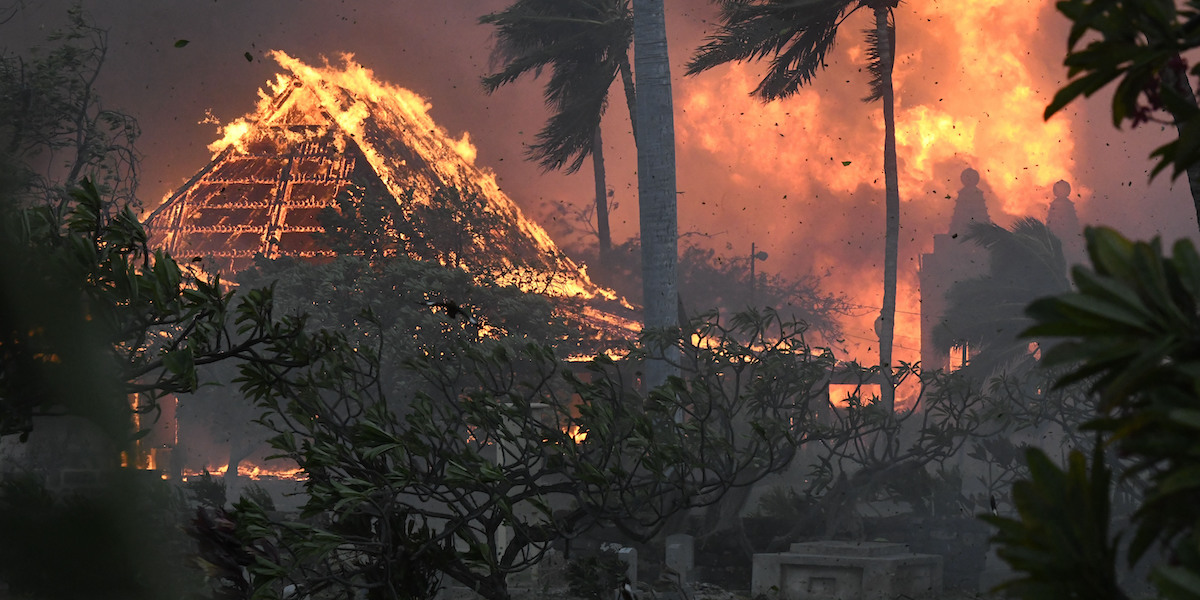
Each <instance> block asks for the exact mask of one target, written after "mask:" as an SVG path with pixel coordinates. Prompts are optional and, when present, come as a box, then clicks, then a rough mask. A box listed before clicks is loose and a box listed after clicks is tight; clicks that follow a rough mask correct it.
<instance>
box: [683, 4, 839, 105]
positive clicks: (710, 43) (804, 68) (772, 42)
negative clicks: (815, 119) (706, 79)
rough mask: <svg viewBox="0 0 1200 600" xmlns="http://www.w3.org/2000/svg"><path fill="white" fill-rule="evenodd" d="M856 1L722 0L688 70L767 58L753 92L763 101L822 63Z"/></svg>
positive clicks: (801, 82) (803, 81)
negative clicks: (714, 23)
mask: <svg viewBox="0 0 1200 600" xmlns="http://www.w3.org/2000/svg"><path fill="white" fill-rule="evenodd" d="M861 6H862V3H861V2H860V1H859V0H724V1H723V2H722V3H721V13H720V23H721V24H720V26H719V28H718V30H717V32H716V33H714V34H713V35H712V36H709V37H708V38H707V41H706V42H705V44H704V45H703V46H701V47H700V49H699V50H697V51H696V54H695V56H693V57H692V60H691V61H689V62H688V65H687V74H688V75H695V74H698V73H701V72H703V71H707V70H709V69H712V68H714V67H716V66H719V65H722V64H725V63H728V62H735V61H737V62H741V61H751V60H752V61H757V60H761V59H764V58H767V57H770V58H771V64H770V68H769V69H768V71H767V74H766V75H765V76H764V77H763V79H762V81H760V82H759V84H758V87H757V88H755V90H754V92H753V95H755V96H757V97H759V98H762V99H764V100H775V99H777V98H783V97H786V96H789V95H791V94H794V93H796V92H797V91H798V90H799V89H800V88H801V87H803V86H805V85H807V84H808V83H809V82H811V81H812V79H813V77H814V76H815V75H816V72H817V71H818V70H819V69H822V68H824V67H825V56H826V55H827V54H828V53H829V51H830V50H831V49H832V48H833V46H834V43H835V41H836V37H837V31H838V26H839V25H840V24H841V22H842V20H843V19H845V17H846V16H848V15H849V14H850V13H853V12H854V11H855V10H857V9H858V8H860V7H861Z"/></svg>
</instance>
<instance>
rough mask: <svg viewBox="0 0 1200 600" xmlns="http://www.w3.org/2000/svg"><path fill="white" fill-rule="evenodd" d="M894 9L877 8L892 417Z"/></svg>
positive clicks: (883, 355)
mask: <svg viewBox="0 0 1200 600" xmlns="http://www.w3.org/2000/svg"><path fill="white" fill-rule="evenodd" d="M890 16H891V9H890V8H888V7H886V6H879V7H876V8H875V30H876V33H877V38H876V39H877V40H878V43H879V46H880V48H879V62H880V64H881V65H882V68H883V77H882V78H881V79H882V81H883V127H884V138H883V180H884V189H885V191H884V213H885V219H886V226H885V230H884V231H885V234H884V250H883V309H882V310H881V311H880V315H879V316H880V319H879V366H880V369H881V370H882V371H883V375H884V381H883V384H882V385H881V386H880V392H881V399H882V400H883V402H884V406H885V407H886V408H887V409H888V412H889V414H891V412H893V411H894V410H895V407H896V388H895V387H894V384H893V382H892V341H893V339H894V335H895V327H896V266H897V262H898V258H899V254H900V251H899V246H900V177H899V174H898V173H897V167H896V106H895V102H896V96H895V90H893V89H892V65H893V63H894V61H895V48H896V39H895V33H896V32H895V28H893V27H891V25H890V24H889V22H888V18H889V17H890Z"/></svg>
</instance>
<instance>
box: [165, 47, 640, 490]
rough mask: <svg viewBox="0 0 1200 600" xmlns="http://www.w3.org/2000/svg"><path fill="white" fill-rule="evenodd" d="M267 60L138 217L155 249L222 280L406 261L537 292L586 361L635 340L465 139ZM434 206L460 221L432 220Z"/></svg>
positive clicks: (333, 70)
mask: <svg viewBox="0 0 1200 600" xmlns="http://www.w3.org/2000/svg"><path fill="white" fill-rule="evenodd" d="M273 57H274V58H275V59H276V60H277V61H278V62H279V64H280V65H281V66H282V67H283V69H284V71H285V72H283V73H281V74H279V75H278V76H277V77H276V79H275V81H274V82H272V83H270V84H269V85H268V86H267V88H266V89H265V90H262V91H261V92H260V99H259V102H258V106H257V108H256V110H255V111H254V112H253V113H251V114H250V115H247V116H246V117H243V118H241V119H238V120H236V121H234V122H232V123H229V124H227V125H226V126H225V127H224V136H223V138H222V139H220V140H218V141H217V142H215V143H213V144H212V145H211V146H210V150H211V151H212V152H213V158H212V160H211V161H210V162H209V163H208V165H207V166H205V167H204V168H203V169H201V170H200V171H199V172H198V173H196V175H195V176H193V177H192V178H190V179H189V180H188V181H187V182H186V183H185V184H184V185H183V186H182V187H180V188H179V189H178V190H177V191H175V192H174V193H172V194H171V195H170V196H169V197H167V198H166V200H165V201H164V202H163V204H162V205H161V206H160V207H159V208H157V209H156V210H155V211H154V212H153V213H152V214H151V215H150V216H149V217H148V219H147V226H148V228H149V230H150V233H151V235H152V237H153V240H154V242H155V243H156V244H157V245H159V246H161V247H163V248H164V249H166V250H167V251H168V252H170V253H171V254H172V255H173V256H175V257H177V258H178V259H180V260H181V262H183V261H188V262H192V261H193V260H194V259H196V258H199V259H202V261H196V262H199V264H202V265H203V268H204V269H206V270H208V271H214V272H221V273H222V274H224V275H226V276H227V278H228V277H229V276H231V277H232V278H233V279H235V280H236V278H237V273H238V272H239V271H242V270H244V269H246V268H247V267H250V266H252V265H253V264H254V261H255V259H256V258H257V257H266V258H277V257H294V258H299V259H302V260H310V261H314V262H321V261H328V260H330V259H332V258H333V257H334V256H336V255H337V254H339V253H341V252H352V253H364V252H373V251H378V252H382V253H384V254H385V255H386V254H407V255H408V256H410V257H412V258H416V259H420V260H436V261H438V262H440V263H441V264H443V265H446V266H450V267H457V268H461V269H463V270H465V271H467V272H469V273H472V274H483V273H486V274H488V275H489V276H492V277H495V278H496V280H497V281H498V282H499V283H501V284H513V285H517V286H519V287H521V288H522V289H523V290H525V291H527V292H537V293H540V294H543V295H544V296H547V297H548V298H549V299H550V300H551V302H552V303H553V304H554V305H555V306H556V310H557V311H559V312H561V313H564V316H565V317H567V318H568V319H569V320H570V321H573V322H576V323H579V324H581V328H580V331H581V332H580V334H579V335H580V336H582V337H585V338H588V339H590V340H591V341H592V342H594V343H593V344H591V345H590V346H587V345H585V347H586V348H587V351H589V352H596V351H605V350H609V349H612V348H614V347H617V346H621V347H623V346H624V344H625V343H626V342H627V341H629V340H631V339H633V338H634V337H636V334H637V331H638V329H639V326H638V323H637V320H636V319H635V317H636V315H635V314H634V312H633V307H631V306H630V305H629V304H628V303H626V302H625V301H624V300H623V299H620V298H617V297H616V295H615V294H614V293H613V292H612V291H610V290H607V289H605V288H602V287H600V286H598V285H596V284H595V283H593V282H592V281H591V279H590V278H589V277H588V274H587V272H586V269H585V268H584V267H582V266H580V265H578V264H576V263H575V262H574V261H573V260H571V259H570V258H569V257H567V256H566V255H565V254H564V253H563V252H561V251H560V250H559V248H558V247H557V245H556V244H555V242H554V241H553V240H552V239H551V238H550V236H549V235H548V234H547V233H546V231H545V230H544V229H543V228H542V227H541V226H540V225H538V224H537V223H535V222H534V221H532V220H530V219H528V218H526V217H525V216H524V215H523V214H522V212H521V210H520V208H519V207H518V206H517V205H516V204H515V203H514V202H513V201H512V200H511V199H510V198H509V197H508V196H507V195H506V194H505V193H504V192H503V191H501V190H500V187H499V185H498V183H497V181H496V177H495V175H494V174H493V173H491V172H490V171H488V170H487V169H484V168H481V167H479V166H476V165H475V150H474V147H473V146H472V144H471V142H470V139H469V137H468V136H467V135H465V134H464V136H463V137H462V138H461V139H455V138H453V137H451V136H450V135H449V134H448V133H447V132H446V131H445V130H444V129H442V128H441V127H439V126H438V125H437V124H436V123H435V122H434V121H433V119H432V118H430V116H429V109H430V106H429V104H428V103H427V102H426V101H425V100H424V99H423V98H421V97H419V96H418V95H416V94H414V93H413V92H411V91H408V90H405V89H402V88H399V87H395V86H391V85H387V84H383V83H380V82H377V81H376V80H375V79H374V78H373V75H372V73H371V71H369V70H368V69H366V68H364V67H362V66H360V65H358V64H356V63H355V62H354V61H353V58H352V57H350V56H346V57H345V58H344V63H345V64H344V66H342V67H341V68H338V67H334V66H330V65H325V66H324V67H313V66H310V65H307V64H304V63H302V62H301V61H299V60H297V59H294V58H292V57H290V56H288V55H287V54H285V53H283V52H274V53H273ZM450 204H453V205H454V207H449V206H448V205H450ZM347 209H353V212H357V213H358V214H357V215H350V214H348V212H351V211H348V210H347ZM446 210H457V211H459V212H470V213H472V214H471V215H462V214H452V215H444V214H443V215H442V216H443V217H445V222H441V223H439V222H434V221H435V220H436V219H435V218H434V216H433V215H435V214H436V213H439V212H441V213H445V212H446ZM331 215H337V216H340V217H342V218H358V219H366V220H368V221H370V222H368V223H360V224H361V225H364V226H365V229H367V230H370V233H371V235H372V236H374V237H373V238H372V239H371V240H357V241H358V242H361V244H360V245H359V246H357V247H342V248H339V247H337V244H336V243H335V242H334V237H335V236H333V235H332V233H333V232H331V231H329V229H330V227H329V226H328V224H329V220H328V219H329V218H330V216H331ZM364 215H365V216H364ZM464 217H470V219H469V220H470V223H468V222H467V221H466V220H464ZM381 240H382V241H381ZM343 241H344V240H343ZM376 243H379V245H378V247H376V248H374V249H372V248H368V247H367V246H370V245H373V244H376ZM163 428H164V429H169V428H170V426H169V425H164V427H163ZM161 433H162V434H166V435H169V432H166V431H164V432H161ZM160 437H161V434H160ZM167 445H172V444H171V443H170V442H168V443H167ZM177 462H178V461H177ZM188 462H189V463H190V461H188ZM163 466H164V465H159V468H162V467H163ZM217 469H218V470H219V469H220V468H219V467H218V468H217Z"/></svg>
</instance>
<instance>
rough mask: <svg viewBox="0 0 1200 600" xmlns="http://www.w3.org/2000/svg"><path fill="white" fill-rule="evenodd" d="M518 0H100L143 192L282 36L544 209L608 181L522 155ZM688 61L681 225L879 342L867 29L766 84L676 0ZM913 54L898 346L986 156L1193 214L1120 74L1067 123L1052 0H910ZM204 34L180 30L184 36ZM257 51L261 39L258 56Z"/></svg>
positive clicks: (1145, 221) (617, 226)
mask: <svg viewBox="0 0 1200 600" xmlns="http://www.w3.org/2000/svg"><path fill="white" fill-rule="evenodd" d="M70 4H71V1H69V0H47V1H45V2H42V3H39V4H38V5H37V6H30V7H28V8H27V9H26V10H25V11H24V12H23V14H22V15H20V17H19V18H18V19H16V20H14V21H13V22H11V23H9V24H7V25H5V26H3V27H0V29H3V30H4V31H3V35H4V36H5V39H6V40H8V42H7V43H8V44H9V46H8V47H9V49H10V50H14V49H20V48H23V47H25V46H28V45H32V44H37V43H42V41H43V40H44V38H45V34H46V33H47V32H48V31H49V30H50V29H53V28H55V27H58V26H61V24H62V23H63V22H64V21H65V14H66V9H67V7H68V6H69V5H70ZM506 4H507V2H506V0H473V1H471V2H427V1H424V0H355V1H354V2H336V3H335V2H329V1H326V0H270V1H267V0H264V1H259V2H234V1H232V0H214V1H211V2H187V3H151V4H147V3H145V2H138V1H136V0H85V1H84V2H83V6H84V8H85V10H87V11H89V12H90V13H91V14H92V15H93V16H94V17H95V19H96V21H97V22H98V23H99V24H100V25H101V26H103V27H108V28H110V39H109V41H110V52H109V56H108V61H107V66H106V72H105V74H104V79H103V81H102V82H100V86H99V87H100V92H101V94H102V95H103V96H104V98H105V101H106V105H107V106H110V107H118V108H121V109H123V110H125V111H127V112H130V113H132V114H134V115H135V116H137V117H138V118H139V119H140V121H141V124H142V126H143V129H144V132H145V133H144V135H143V137H142V139H141V141H140V143H139V148H140V149H141V150H142V151H143V152H144V153H145V160H144V163H143V167H144V170H143V178H142V187H141V195H142V197H143V198H144V200H145V202H146V205H147V207H148V208H153V206H154V205H155V204H156V203H157V200H158V199H159V198H162V197H163V196H164V195H166V194H168V193H169V192H171V191H172V190H173V189H175V188H176V187H178V186H179V185H181V184H182V183H183V182H184V181H186V180H187V179H188V178H189V177H191V176H192V175H193V174H195V172H196V170H197V169H199V168H201V167H202V166H203V165H204V164H206V163H207V161H208V159H209V157H210V153H209V150H208V149H207V145H208V144H209V143H210V142H212V141H213V140H214V139H216V138H217V137H219V135H218V132H217V130H216V128H214V126H213V125H212V124H201V123H200V121H202V120H204V118H205V115H206V112H207V111H211V114H212V115H213V116H214V117H215V118H216V119H217V120H218V121H220V122H222V123H226V122H229V121H231V120H234V119H236V118H237V117H240V116H242V115H243V114H245V113H247V112H250V111H251V110H253V108H254V106H255V94H256V91H257V90H258V89H259V88H260V87H262V86H263V85H264V84H265V83H266V82H267V81H268V80H271V79H273V76H274V74H275V73H276V72H277V71H278V70H279V67H278V66H277V65H275V64H274V62H273V61H271V60H270V59H269V58H267V57H266V53H267V52H268V51H269V50H271V49H280V50H284V51H286V52H288V53H290V54H292V55H294V56H296V57H297V58H299V59H301V60H304V61H305V62H309V63H318V64H319V63H320V60H321V58H322V57H328V58H330V59H331V60H336V59H337V57H338V56H340V54H341V53H343V52H349V53H353V54H354V55H355V56H356V60H357V61H358V62H359V63H361V64H363V65H364V66H366V67H368V68H371V69H372V70H373V71H374V72H375V73H376V75H377V76H378V77H379V78H380V79H381V80H384V81H387V82H390V83H393V84H396V85H399V86H402V87H406V88H409V89H412V90H413V91H415V92H417V93H418V94H420V95H422V96H424V97H426V98H428V99H429V101H430V103H431V104H432V107H433V108H432V110H431V111H430V114H431V116H432V117H433V118H434V119H435V120H436V121H437V122H438V124H439V125H441V126H442V127H445V128H446V129H447V130H448V131H449V132H450V133H451V134H452V135H454V136H455V137H461V135H462V134H463V133H465V132H469V133H470V140H471V141H472V143H473V144H474V145H475V149H476V152H477V154H478V156H477V159H476V164H478V165H481V166H488V167H490V168H492V169H493V170H495V171H496V173H497V175H498V180H499V182H500V185H501V186H502V187H503V189H504V190H505V191H506V192H507V193H508V194H509V195H510V196H511V197H512V198H513V199H514V200H515V201H517V202H518V203H519V204H521V205H522V206H523V208H524V209H525V210H526V211H529V212H530V213H531V215H532V216H534V217H535V218H537V217H539V216H541V215H539V214H538V213H537V208H538V207H541V206H546V205H554V204H570V205H574V206H582V205H584V204H586V203H587V202H590V201H591V195H592V193H593V187H592V181H591V174H590V173H589V172H587V171H588V169H587V168H586V167H585V168H584V170H583V171H581V172H580V173H578V174H576V175H574V176H570V177H568V176H564V175H561V174H557V173H549V174H546V173H542V172H541V171H540V170H539V169H538V167H537V166H536V165H533V164H531V163H529V162H527V161H525V160H524V152H525V148H526V147H527V145H528V144H530V143H531V142H532V141H533V138H534V135H535V134H536V132H537V131H538V130H539V129H540V128H541V126H542V124H543V123H544V120H545V116H546V113H545V110H544V108H543V104H542V97H541V85H542V82H540V81H532V80H530V81H522V82H519V83H518V84H515V85H512V86H508V87H507V88H505V89H501V90H499V91H498V92H497V93H496V94H494V95H492V96H487V95H485V94H484V93H483V91H482V89H481V87H480V85H479V77H480V76H481V75H483V74H485V73H486V72H487V71H488V69H489V68H490V67H491V66H492V65H490V61H489V58H490V41H491V40H490V35H491V32H490V31H489V30H488V29H487V28H486V27H483V26H481V25H478V24H477V19H478V17H479V16H481V15H483V14H485V13H487V12H491V11H495V10H499V9H501V8H503V7H504V6H505V5H506ZM667 9H668V19H669V20H668V30H669V34H670V36H671V45H672V46H671V54H672V60H673V65H672V67H673V72H674V74H675V75H676V80H675V84H674V85H675V98H676V126H677V144H678V154H677V157H678V158H677V160H678V169H679V170H678V173H679V174H678V178H679V186H678V187H679V191H680V197H679V211H680V230H681V231H698V232H702V233H705V234H709V235H711V236H712V237H711V238H709V239H710V240H711V243H713V244H714V245H717V246H718V247H721V248H724V247H726V246H728V247H730V248H732V250H731V252H734V253H748V252H749V250H750V243H751V242H755V243H756V244H757V247H758V248H759V249H763V250H766V251H767V252H768V253H769V254H770V259H769V260H767V261H765V262H763V263H761V265H760V268H762V269H764V270H766V271H770V272H779V273H783V274H796V275H800V274H803V273H807V272H816V273H827V274H828V277H827V279H826V286H827V287H828V288H830V290H831V291H835V292H842V293H846V294H848V295H850V296H851V297H852V298H853V299H854V301H855V302H856V303H857V304H859V305H860V306H861V307H862V308H861V312H860V313H859V314H858V316H857V317H856V318H854V319H852V320H851V321H850V322H848V323H846V333H847V336H848V337H847V341H846V347H847V348H848V349H849V350H850V351H851V352H852V353H854V354H856V355H857V356H858V357H859V358H860V359H862V360H870V357H871V356H872V355H873V354H874V352H875V350H874V349H873V348H872V340H873V339H874V334H873V331H872V323H873V321H874V318H875V316H876V315H877V311H878V308H877V307H878V306H879V301H880V300H879V299H880V297H881V295H882V293H881V289H880V285H879V283H878V281H879V280H880V278H881V274H882V255H883V243H882V231H883V210H882V203H881V199H882V194H883V192H882V189H883V184H882V180H883V177H882V154H881V144H882V140H883V132H882V118H881V114H880V113H881V109H880V106H879V105H878V104H870V105H868V104H864V103H862V102H860V98H861V97H863V96H865V95H866V93H867V87H866V81H867V75H866V65H865V62H864V61H865V52H864V48H863V47H862V38H863V36H862V29H864V28H865V27H868V26H870V24H871V22H870V15H869V14H862V15H856V16H855V17H853V18H851V19H850V20H848V21H847V22H846V23H845V24H844V25H843V31H842V32H841V33H840V36H839V44H838V46H837V48H836V51H835V52H834V55H833V56H832V57H831V60H830V65H829V68H828V69H827V70H826V71H824V72H822V73H819V74H818V77H817V79H816V81H815V82H814V84H813V86H812V87H810V88H808V89H806V90H804V91H802V92H801V93H800V94H797V95H796V96H795V97H793V98H790V99H787V100H784V101H779V102H775V103H771V104H767V105H764V104H761V103H760V102H759V101H757V100H755V99H752V98H750V97H749V96H748V95H747V93H748V91H749V90H750V89H752V88H753V86H754V83H755V82H756V81H757V77H759V76H760V75H761V72H762V65H755V64H750V65H734V66H730V67H723V68H718V69H714V70H713V71H710V72H708V73H706V74H704V75H701V76H699V77H696V78H690V79H680V76H681V74H682V72H683V64H684V63H685V62H686V61H687V59H688V58H689V56H690V54H691V52H692V51H693V49H694V48H696V47H697V46H698V45H699V44H700V43H701V41H702V40H703V37H704V36H705V35H706V33H708V32H710V31H711V30H712V26H713V24H712V19H713V18H714V17H715V10H714V9H713V7H712V5H711V4H709V3H704V2H699V1H697V0H667ZM897 30H898V48H897V49H898V59H897V63H896V88H897V98H898V105H897V114H898V119H899V122H900V125H899V127H898V132H897V135H898V142H899V161H900V171H901V198H902V204H903V214H902V222H901V224H902V228H903V229H902V240H901V247H900V252H901V254H900V256H901V265H900V269H901V275H900V286H901V287H900V304H899V308H900V310H901V311H902V312H901V314H900V318H899V321H898V331H897V335H898V337H897V343H898V344H899V345H900V346H901V348H900V351H899V352H898V357H899V358H900V359H904V360H910V359H915V358H916V352H915V349H916V348H917V345H918V343H919V339H920V338H919V335H918V334H917V333H916V329H915V327H916V322H917V320H916V317H915V313H916V312H918V311H919V294H918V293H917V291H916V269H917V262H918V257H919V255H920V253H921V252H928V251H929V250H930V248H931V241H930V239H931V236H932V234H934V233H938V232H942V231H945V228H946V226H947V222H948V220H949V215H950V210H951V207H952V198H953V197H954V195H955V194H956V193H957V190H958V188H959V187H960V184H959V179H958V176H959V173H960V172H961V171H962V169H964V168H966V167H967V166H972V167H974V168H976V169H978V170H979V171H980V172H981V173H982V176H983V185H982V186H981V187H982V188H983V189H984V192H985V195H986V197H987V200H988V205H989V210H990V211H991V215H992V217H993V218H994V219H996V220H997V221H998V222H1000V223H1002V224H1006V223H1008V222H1009V221H1010V220H1011V219H1013V218H1015V217H1018V216H1025V215H1032V216H1036V217H1044V216H1045V209H1046V206H1047V205H1048V203H1049V201H1050V200H1051V198H1052V194H1051V192H1050V187H1051V186H1052V185H1053V183H1054V182H1055V181H1057V180H1058V179H1067V180H1068V181H1070V182H1071V183H1072V185H1073V187H1074V193H1073V196H1074V199H1075V200H1076V202H1077V205H1078V207H1079V212H1080V215H1081V218H1082V219H1083V221H1084V222H1085V223H1096V222H1103V223H1113V224H1117V225H1118V226H1119V227H1121V228H1122V230H1123V231H1125V232H1127V233H1129V234H1130V235H1134V236H1138V237H1148V236H1152V235H1155V234H1156V233H1162V234H1163V235H1164V236H1165V237H1166V238H1168V239H1173V238H1175V237H1179V236H1182V235H1188V234H1191V233H1192V232H1195V231H1196V226H1195V220H1194V215H1193V214H1192V212H1191V202H1190V198H1188V196H1187V193H1186V184H1185V183H1184V182H1182V181H1181V182H1178V183H1176V184H1175V185H1174V186H1171V185H1170V183H1171V182H1169V181H1168V180H1167V179H1165V178H1160V179H1159V180H1158V181H1156V182H1155V184H1154V185H1148V183H1147V176H1148V171H1149V169H1150V163H1149V162H1148V161H1147V160H1146V159H1145V157H1146V156H1147V154H1148V153H1149V152H1150V150H1151V149H1152V148H1153V147H1155V146H1156V145H1158V144H1161V143H1163V142H1165V141H1166V140H1167V139H1169V136H1170V135H1172V132H1169V131H1158V130H1157V128H1143V129H1141V130H1138V131H1135V132H1116V131H1114V130H1113V129H1112V127H1111V123H1110V120H1109V118H1108V115H1107V102H1108V98H1107V95H1106V94H1105V93H1102V94H1100V95H1099V96H1098V97H1097V98H1096V99H1094V100H1092V101H1089V102H1084V103H1080V104H1078V105H1077V106H1074V107H1072V108H1071V109H1070V110H1068V111H1066V112H1065V113H1064V114H1063V115H1062V116H1061V117H1059V118H1056V119H1055V120H1053V121H1051V122H1050V123H1044V122H1042V120H1041V111H1042V109H1043V108H1044V106H1045V104H1046V102H1048V101H1049V99H1050V97H1051V96H1052V94H1053V92H1054V91H1055V90H1056V89H1057V88H1058V87H1060V86H1061V84H1062V83H1063V81H1064V80H1065V70H1064V69H1063V68H1062V67H1061V66H1060V65H1061V61H1062V56H1063V53H1064V52H1065V40H1066V23H1065V20H1064V19H1062V18H1061V17H1060V16H1059V15H1057V14H1056V13H1055V12H1054V10H1053V7H1052V2H1051V0H961V1H957V2H946V1H941V0H908V1H907V2H904V3H902V4H901V5H900V7H899V8H898V9H897ZM181 39H186V40H188V44H187V45H186V46H184V47H181V48H176V47H175V42H176V41H177V40H181ZM246 53H249V54H250V56H251V59H252V60H250V61H247V60H246V58H245V55H246ZM629 131H630V126H629V118H628V112H627V110H626V107H625V106H624V99H623V95H622V94H621V93H620V91H619V89H614V93H613V94H612V96H611V99H610V105H609V111H608V113H607V115H606V117H605V120H604V135H605V140H606V158H607V159H608V164H607V172H608V175H609V182H608V185H609V187H610V188H611V189H612V190H613V198H614V199H615V200H616V201H617V202H619V203H620V205H621V208H620V210H618V211H617V212H616V213H615V214H614V215H613V219H612V227H613V234H614V237H615V238H617V239H623V238H627V237H629V236H633V235H635V234H636V231H637V202H636V187H637V186H636V175H635V171H636V156H635V153H634V148H633V144H632V138H631V136H630V133H629Z"/></svg>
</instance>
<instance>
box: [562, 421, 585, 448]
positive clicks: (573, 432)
mask: <svg viewBox="0 0 1200 600" xmlns="http://www.w3.org/2000/svg"><path fill="white" fill-rule="evenodd" d="M566 434H567V435H568V436H570V437H571V439H572V440H575V443H576V444H582V443H583V441H584V440H586V439H587V435H588V432H587V431H586V430H585V431H580V429H579V426H578V425H572V426H570V427H568V428H567V430H566Z"/></svg>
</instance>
